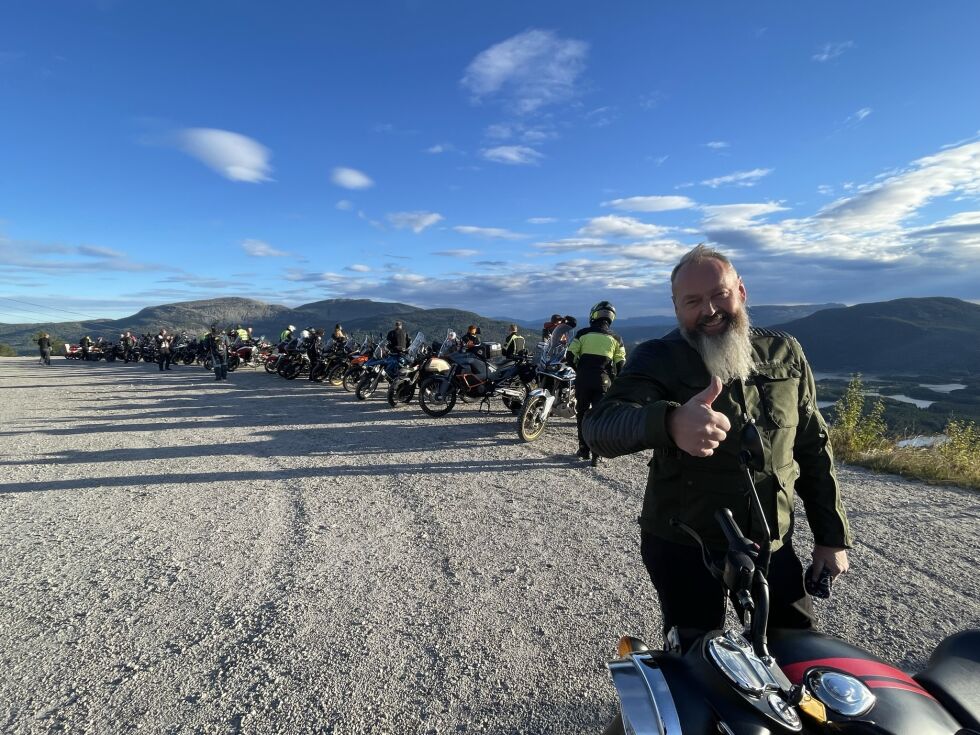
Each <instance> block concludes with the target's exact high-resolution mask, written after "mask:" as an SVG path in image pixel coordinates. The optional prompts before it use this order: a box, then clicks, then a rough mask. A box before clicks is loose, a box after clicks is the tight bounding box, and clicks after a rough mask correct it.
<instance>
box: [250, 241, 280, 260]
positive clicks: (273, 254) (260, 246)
mask: <svg viewBox="0 0 980 735" xmlns="http://www.w3.org/2000/svg"><path fill="white" fill-rule="evenodd" d="M242 250H244V251H245V252H246V253H247V254H248V255H251V256H252V257H253V258H282V257H285V256H287V255H289V253H287V252H285V251H283V250H276V249H275V248H274V247H272V246H271V245H269V243H267V242H262V241H261V240H243V241H242Z"/></svg>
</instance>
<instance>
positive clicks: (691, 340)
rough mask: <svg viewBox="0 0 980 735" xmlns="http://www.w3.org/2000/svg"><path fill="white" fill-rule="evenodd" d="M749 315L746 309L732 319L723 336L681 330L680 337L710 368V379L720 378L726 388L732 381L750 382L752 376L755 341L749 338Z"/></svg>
mask: <svg viewBox="0 0 980 735" xmlns="http://www.w3.org/2000/svg"><path fill="white" fill-rule="evenodd" d="M750 326H751V325H750V324H749V315H748V314H747V313H746V311H745V309H742V310H740V311H739V313H738V314H736V315H735V316H733V317H732V320H731V322H730V323H729V325H728V329H726V330H725V331H724V333H722V334H717V335H707V334H704V333H703V332H701V331H700V330H695V331H691V330H688V329H684V327H681V334H682V335H683V337H684V339H685V340H687V343H688V344H689V345H691V347H693V348H694V349H695V350H697V352H698V354H699V355H701V359H702V360H704V365H705V367H706V368H708V374H709V375H717V376H718V377H719V378H721V382H722V383H723V384H725V383H728V382H729V381H730V380H732V379H733V378H739V379H740V380H747V379H748V377H749V375H751V374H752V366H753V364H754V360H753V359H752V340H751V339H750V337H749V327H750Z"/></svg>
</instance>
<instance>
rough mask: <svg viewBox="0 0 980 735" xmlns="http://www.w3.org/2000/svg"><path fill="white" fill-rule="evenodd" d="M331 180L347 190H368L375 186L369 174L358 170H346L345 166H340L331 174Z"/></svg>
mask: <svg viewBox="0 0 980 735" xmlns="http://www.w3.org/2000/svg"><path fill="white" fill-rule="evenodd" d="M330 180H331V181H333V183H335V184H336V185H337V186H342V187H344V188H345V189H368V188H370V187H372V186H374V182H373V181H372V180H371V177H370V176H368V175H367V174H365V173H363V172H361V171H358V170H357V169H356V168H344V167H343V166H338V167H337V168H335V169H334V170H333V172H331V174H330Z"/></svg>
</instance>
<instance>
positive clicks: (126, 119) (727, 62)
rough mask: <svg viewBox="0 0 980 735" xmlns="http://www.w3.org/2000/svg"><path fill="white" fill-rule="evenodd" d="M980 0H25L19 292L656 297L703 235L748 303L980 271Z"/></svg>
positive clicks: (837, 297)
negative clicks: (732, 270)
mask: <svg viewBox="0 0 980 735" xmlns="http://www.w3.org/2000/svg"><path fill="white" fill-rule="evenodd" d="M688 6H690V7H688ZM978 27H980V5H978V4H977V3H975V2H971V1H966V0H960V1H957V0H953V1H951V2H943V3H918V2H864V3H851V2H830V3H810V4H803V3H786V2H762V3H752V4H735V3H723V2H711V3H698V4H694V3H666V2H617V3H575V2H572V3H569V2H567V0H566V1H565V2H550V1H542V2H534V3H527V2H522V3H518V2H508V1H501V2H494V3H459V2H423V1H422V0H414V1H412V2H329V3H323V2H306V3H298V2H281V3H267V2H261V3H260V2H232V1H231V0H228V1H227V2H220V3H219V2H206V1H204V0H199V1H197V2H167V3H163V2H160V3H145V2H127V1H126V0H100V1H92V2H85V1H84V0H80V1H78V2H54V3H37V2H30V1H27V0H21V1H16V0H15V1H13V2H7V3H5V4H4V7H3V10H2V11H0V297H2V298H0V320H2V321H7V322H20V321H35V320H38V321H51V320H55V319H60V318H62V317H63V318H71V317H72V316H79V315H86V316H124V315H126V314H130V313H132V312H134V311H136V310H137V309H139V308H142V307H143V306H147V305H152V304H158V303H165V302H174V301H182V300H190V299H198V298H211V297H216V296H223V295H236V296H249V297H253V298H258V299H261V300H264V301H270V302H277V303H285V304H289V305H297V304H301V303H307V302H310V301H316V300H319V299H324V298H334V297H354V298H372V299H379V300H388V301H404V302H407V303H412V304H416V305H419V306H455V307H460V308H469V309H472V310H475V311H478V312H480V313H483V314H485V315H489V316H498V315H499V316H514V317H525V318H534V317H538V316H540V315H545V314H548V313H551V312H552V311H553V310H556V311H561V312H570V313H582V312H584V311H585V310H587V309H588V307H589V306H590V305H591V304H592V303H594V302H595V301H598V300H600V299H609V300H611V301H613V302H614V303H615V304H616V305H617V307H618V308H619V310H620V314H622V315H624V316H637V315H645V314H661V313H669V312H670V296H669V285H668V276H669V272H670V269H671V267H672V266H673V264H674V263H675V262H676V260H677V258H678V257H679V255H680V254H682V253H683V252H685V251H686V250H687V249H688V248H690V247H691V246H692V245H693V244H695V243H697V242H701V241H707V242H712V243H714V244H716V246H718V247H720V248H721V249H723V250H725V251H726V252H728V253H729V254H730V255H731V257H732V258H733V260H734V261H735V264H736V266H737V267H738V269H739V271H740V273H741V274H742V275H743V277H744V279H745V281H746V285H747V288H748V291H749V298H750V302H752V303H756V304H764V303H814V302H827V301H841V302H845V303H858V302H866V301H880V300H886V299H892V298H898V297H902V296H934V295H943V296H956V297H959V298H965V299H970V300H980V276H978V275H977V271H978V269H977V266H978V265H980V95H978V94H977V93H976V89H977V72H978V71H980V44H977V43H976V39H975V31H976V29H977V28H978ZM17 302H29V303H31V304H38V305H40V306H41V307H44V308H38V307H34V306H28V305H26V304H25V303H17ZM59 310H60V311H59Z"/></svg>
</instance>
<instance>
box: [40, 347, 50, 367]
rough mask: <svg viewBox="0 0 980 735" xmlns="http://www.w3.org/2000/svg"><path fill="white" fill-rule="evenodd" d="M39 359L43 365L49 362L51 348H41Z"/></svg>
mask: <svg viewBox="0 0 980 735" xmlns="http://www.w3.org/2000/svg"><path fill="white" fill-rule="evenodd" d="M41 361H42V362H43V363H44V364H45V365H50V364H51V350H41Z"/></svg>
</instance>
